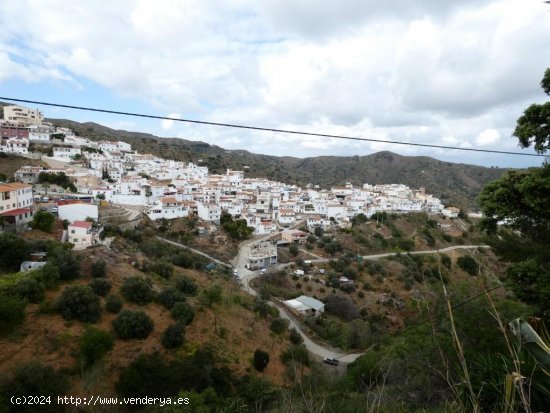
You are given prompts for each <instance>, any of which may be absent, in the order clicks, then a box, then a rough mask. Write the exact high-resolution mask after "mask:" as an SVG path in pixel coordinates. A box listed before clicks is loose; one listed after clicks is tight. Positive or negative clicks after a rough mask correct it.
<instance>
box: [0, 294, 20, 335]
mask: <svg viewBox="0 0 550 413" xmlns="http://www.w3.org/2000/svg"><path fill="white" fill-rule="evenodd" d="M23 320H25V301H23V300H21V299H20V298H19V297H16V296H12V295H8V294H5V293H0V336H2V335H6V334H9V333H11V332H12V331H13V330H15V328H16V327H17V326H18V325H20V324H21V323H23Z"/></svg>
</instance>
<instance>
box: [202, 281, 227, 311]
mask: <svg viewBox="0 0 550 413" xmlns="http://www.w3.org/2000/svg"><path fill="white" fill-rule="evenodd" d="M199 299H200V301H201V303H202V304H203V305H206V306H207V307H208V308H212V306H213V305H214V304H219V303H221V302H222V287H220V286H219V285H212V286H210V287H206V288H205V289H203V290H202V291H201V293H200V295H199Z"/></svg>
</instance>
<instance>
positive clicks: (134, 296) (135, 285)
mask: <svg viewBox="0 0 550 413" xmlns="http://www.w3.org/2000/svg"><path fill="white" fill-rule="evenodd" d="M120 292H121V293H122V296H123V297H124V298H126V300H128V301H130V302H132V303H136V304H138V305H145V304H147V303H150V302H151V301H153V296H154V293H153V290H152V289H151V281H150V280H148V279H146V278H143V277H139V276H134V277H128V278H126V279H125V280H124V283H123V284H122V287H121V289H120Z"/></svg>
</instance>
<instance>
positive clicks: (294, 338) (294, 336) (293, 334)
mask: <svg viewBox="0 0 550 413" xmlns="http://www.w3.org/2000/svg"><path fill="white" fill-rule="evenodd" d="M288 338H289V339H290V342H291V343H292V344H302V343H303V342H304V339H303V337H302V336H301V334H300V333H298V330H296V329H295V328H291V329H290V334H289V336H288Z"/></svg>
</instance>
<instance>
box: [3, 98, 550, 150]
mask: <svg viewBox="0 0 550 413" xmlns="http://www.w3.org/2000/svg"><path fill="white" fill-rule="evenodd" d="M0 99H2V100H8V101H12V102H22V103H32V104H34V105H44V106H54V107H58V108H66V109H76V110H85V111H89V112H100V113H110V114H113V115H124V116H134V117H140V118H148V119H160V120H172V121H176V122H186V123H194V124H198V125H209V126H221V127H226V128H237V129H248V130H257V131H262V132H275V133H287V134H292V135H303V136H317V137H321V138H334V139H346V140H350V141H363V142H380V143H389V144H392V145H406V146H419V147H423V148H438V149H450V150H456V151H469V152H484V153H497V154H501V155H516V156H536V157H544V155H540V154H536V153H523V152H511V151H497V150H493V149H479V148H460V147H458V146H445V145H433V144H427V143H414V142H401V141H385V140H382V139H374V138H358V137H354V136H344V135H330V134H326V133H314V132H301V131H296V130H290V129H275V128H265V127H260V126H250V125H238V124H233V123H220V122H207V121H202V120H193V119H179V118H171V117H167V116H156V115H146V114H143V113H133V112H122V111H118V110H109V109H99V108H88V107H84V106H74V105H62V104H60V103H51V102H39V101H35V100H26V99H16V98H9V97H1V96H0Z"/></svg>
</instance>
